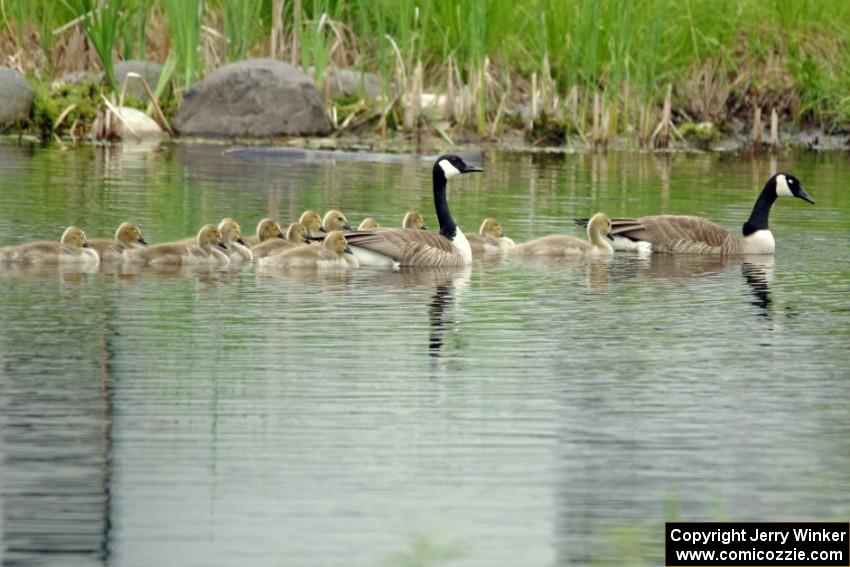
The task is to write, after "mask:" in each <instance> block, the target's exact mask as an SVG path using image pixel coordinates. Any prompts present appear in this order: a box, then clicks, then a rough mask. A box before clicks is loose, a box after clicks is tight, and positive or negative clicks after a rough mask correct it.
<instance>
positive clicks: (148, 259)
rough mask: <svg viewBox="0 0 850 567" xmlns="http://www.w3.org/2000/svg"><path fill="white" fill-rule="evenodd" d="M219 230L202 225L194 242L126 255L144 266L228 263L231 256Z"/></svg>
mask: <svg viewBox="0 0 850 567" xmlns="http://www.w3.org/2000/svg"><path fill="white" fill-rule="evenodd" d="M226 251H227V246H226V245H225V244H224V242H223V241H222V239H221V232H220V231H219V230H218V228H217V227H216V226H215V225H214V224H205V225H204V226H203V227H201V230H199V231H198V235H197V236H196V237H195V244H188V245H187V244H185V243H183V242H181V241H178V242H171V243H166V244H157V245H155V246H148V247H146V248H137V249H134V250H128V251H127V252H126V254H125V257H126V259H127V261H128V262H129V263H131V264H137V265H143V266H197V265H209V266H215V265H227V264H229V263H230V258H228V256H227V254H226V253H225V252H226Z"/></svg>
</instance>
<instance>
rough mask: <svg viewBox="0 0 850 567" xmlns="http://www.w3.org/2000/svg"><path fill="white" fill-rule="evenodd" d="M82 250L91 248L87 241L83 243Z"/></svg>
mask: <svg viewBox="0 0 850 567" xmlns="http://www.w3.org/2000/svg"><path fill="white" fill-rule="evenodd" d="M83 248H91V244H89V242H88V240H86V241H85V242H83Z"/></svg>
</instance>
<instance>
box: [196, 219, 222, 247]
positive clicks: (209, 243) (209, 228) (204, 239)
mask: <svg viewBox="0 0 850 567" xmlns="http://www.w3.org/2000/svg"><path fill="white" fill-rule="evenodd" d="M198 246H200V247H201V248H209V247H215V246H218V247H219V248H221V249H222V250H227V245H226V244H225V243H224V241H223V240H222V239H221V231H220V230H218V228H216V226H215V225H214V224H205V225H204V226H202V227H201V230H199V231H198Z"/></svg>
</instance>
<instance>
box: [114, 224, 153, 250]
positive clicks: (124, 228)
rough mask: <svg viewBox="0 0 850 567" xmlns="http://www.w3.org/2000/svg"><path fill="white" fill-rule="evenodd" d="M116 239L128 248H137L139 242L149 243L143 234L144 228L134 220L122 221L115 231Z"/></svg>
mask: <svg viewBox="0 0 850 567" xmlns="http://www.w3.org/2000/svg"><path fill="white" fill-rule="evenodd" d="M115 240H117V241H118V242H120V243H121V244H123V245H124V246H126V247H127V248H136V247H137V246H138V245H139V244H142V245H146V244H147V241H146V240H145V239H144V237H143V236H142V229H140V228H139V225H137V224H136V223H134V222H122V223H121V226H119V227H118V230H116V231H115Z"/></svg>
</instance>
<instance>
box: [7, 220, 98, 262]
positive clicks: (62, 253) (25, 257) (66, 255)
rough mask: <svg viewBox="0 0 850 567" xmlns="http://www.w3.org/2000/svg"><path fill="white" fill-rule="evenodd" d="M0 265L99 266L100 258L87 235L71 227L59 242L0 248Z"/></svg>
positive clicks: (32, 243) (30, 243) (43, 241)
mask: <svg viewBox="0 0 850 567" xmlns="http://www.w3.org/2000/svg"><path fill="white" fill-rule="evenodd" d="M0 263H6V264H39V265H50V264H81V265H88V266H97V265H98V264H99V263H100V256H99V255H98V253H97V252H96V251H95V250H93V249H92V248H91V247H90V246H89V243H88V239H87V238H86V233H85V232H83V230H82V229H81V228H78V227H76V226H69V227H68V228H66V229H65V232H64V233H63V234H62V238H61V239H60V240H58V241H47V240H39V241H36V242H28V243H26V244H21V245H20V246H7V247H5V248H0Z"/></svg>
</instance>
